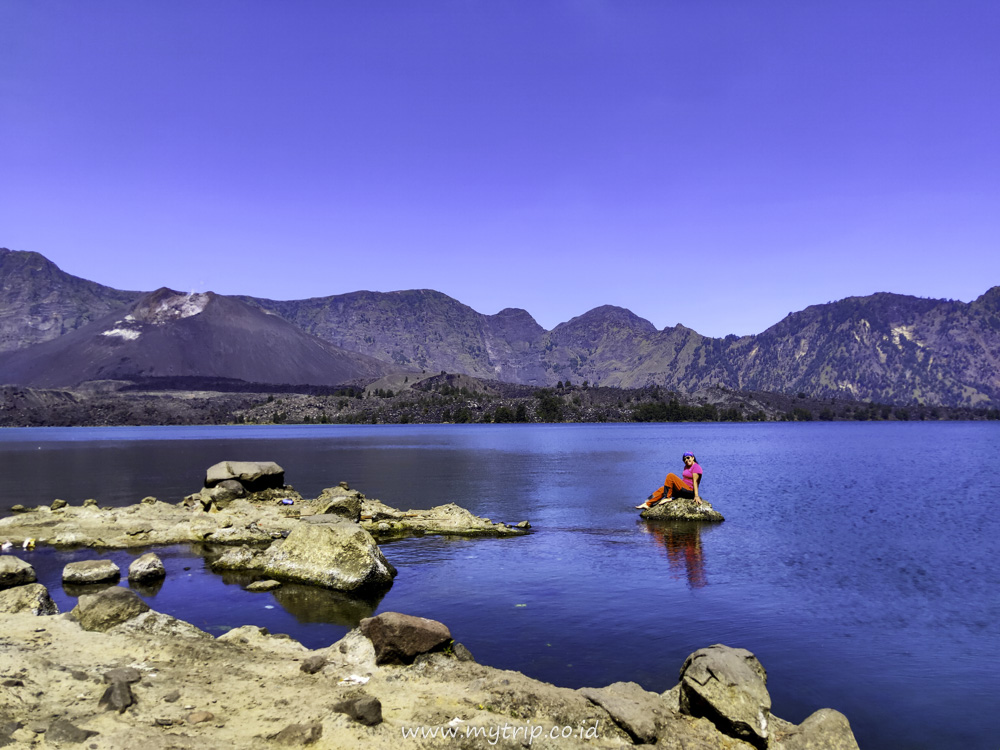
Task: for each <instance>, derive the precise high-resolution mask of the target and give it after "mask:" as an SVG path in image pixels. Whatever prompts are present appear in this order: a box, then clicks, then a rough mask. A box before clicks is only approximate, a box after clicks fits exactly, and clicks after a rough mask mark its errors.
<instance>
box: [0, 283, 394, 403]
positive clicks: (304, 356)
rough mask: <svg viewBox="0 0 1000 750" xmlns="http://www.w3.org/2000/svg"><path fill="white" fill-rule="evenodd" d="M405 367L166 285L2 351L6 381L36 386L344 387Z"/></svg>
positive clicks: (1, 378) (232, 302)
mask: <svg viewBox="0 0 1000 750" xmlns="http://www.w3.org/2000/svg"><path fill="white" fill-rule="evenodd" d="M399 369H400V368H398V367H393V366H391V365H388V364H386V363H384V362H379V361H378V360H375V359H372V358H370V357H366V356H364V355H361V354H358V353H356V352H348V351H344V350H342V349H339V348H338V347H335V346H333V345H332V344H330V343H328V342H326V341H322V340H321V339H318V338H316V337H315V336H311V335H309V334H307V333H306V332H304V331H302V330H301V329H300V328H298V327H296V326H294V325H292V324H291V323H289V322H288V321H286V320H283V319H282V318H280V317H277V316H275V315H268V314H267V313H265V312H263V311H261V310H258V309H256V308H253V307H251V306H249V305H247V304H245V303H243V302H241V301H239V300H236V299H233V298H228V297H222V296H219V295H216V294H213V293H211V292H209V293H206V294H195V295H185V294H179V293H177V292H174V291H171V290H169V289H160V290H158V291H156V292H153V293H152V294H150V295H147V296H146V297H143V298H142V299H140V300H139V301H138V302H137V303H135V304H134V305H132V306H131V308H130V309H129V310H127V311H122V312H120V313H116V314H112V315H109V316H106V317H104V318H102V319H101V320H99V321H95V322H94V323H92V324H90V325H88V326H86V327H84V328H81V329H79V330H76V331H73V332H71V333H67V334H65V335H64V336H61V337H60V338H58V339H56V340H54V341H49V342H46V343H44V344H38V345H36V346H33V347H31V348H30V349H26V350H22V351H17V352H12V353H9V354H4V355H0V382H3V383H14V384H18V385H26V386H31V387H36V388H46V387H66V386H74V385H77V384H79V383H81V382H84V381H88V380H130V379H133V378H137V377H167V376H174V377H177V376H198V377H222V378H237V379H240V380H246V381H250V382H257V383H293V384H305V383H308V384H312V385H339V384H342V383H346V382H348V381H351V380H355V379H373V378H378V377H381V376H382V375H385V374H387V373H389V372H394V371H398V370H399Z"/></svg>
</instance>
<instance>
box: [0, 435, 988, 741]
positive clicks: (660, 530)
mask: <svg viewBox="0 0 1000 750" xmlns="http://www.w3.org/2000/svg"><path fill="white" fill-rule="evenodd" d="M685 450H693V451H694V452H695V453H696V454H697V455H698V460H699V463H701V465H702V466H703V467H704V468H705V479H704V484H703V494H704V495H705V496H706V497H707V498H708V499H709V500H710V501H712V502H713V504H714V505H715V506H716V508H717V509H719V510H720V511H722V513H724V514H725V516H726V519H727V520H726V521H725V523H722V524H720V525H716V526H697V525H664V524H652V523H646V522H644V521H641V520H639V519H638V517H637V512H636V511H635V510H633V508H632V506H633V505H635V504H636V503H637V502H639V501H641V500H642V499H643V498H645V496H646V495H647V494H648V493H649V492H650V491H652V490H653V489H654V488H655V487H656V486H657V485H658V484H659V483H660V482H661V481H662V479H663V476H664V475H665V474H666V472H667V471H679V469H680V464H681V462H680V454H681V453H682V452H683V451H685ZM224 459H246V460H274V461H277V462H278V463H280V464H281V465H282V466H283V467H284V468H285V470H286V479H287V481H288V482H290V483H291V484H293V485H294V486H295V487H296V489H298V490H299V491H300V492H302V493H303V494H304V495H307V496H315V495H316V494H318V493H319V491H320V490H321V489H322V488H323V487H327V486H331V485H334V484H336V483H337V482H339V481H342V480H343V481H347V482H349V483H350V484H351V486H352V487H356V488H358V489H360V490H362V491H363V492H365V494H367V495H368V496H369V497H377V498H379V499H381V500H383V501H384V502H386V503H388V504H390V505H394V506H397V507H402V508H426V507H430V506H432V505H437V504H441V503H447V502H455V503H458V504H460V505H462V506H464V507H466V508H468V509H470V510H471V511H473V512H474V513H477V514H479V515H485V516H488V517H489V518H491V519H493V520H495V521H496V520H503V521H508V522H517V521H520V520H523V519H527V520H530V521H531V523H532V526H533V528H534V532H533V533H532V534H531V535H529V536H527V537H522V538H517V539H499V540H497V539H481V540H455V539H443V538H437V537H426V538H418V539H410V540H405V541H401V542H396V543H392V544H386V545H384V546H383V549H384V552H385V554H386V557H388V558H389V560H390V561H391V562H393V564H394V565H396V567H397V568H398V569H399V575H398V577H397V578H396V581H395V583H394V585H393V587H392V588H391V589H390V590H389V592H388V593H387V594H386V595H385V596H384V597H383V598H382V599H381V600H380V601H369V602H357V601H352V600H349V599H345V598H344V597H341V596H338V595H335V594H331V593H328V592H318V591H315V590H311V589H309V588H307V587H287V588H285V589H282V590H279V591H278V592H275V593H273V594H248V593H246V592H245V591H243V589H242V587H241V584H243V583H245V582H246V581H245V579H241V578H240V577H238V576H236V577H227V578H222V577H220V576H216V575H214V574H212V573H211V572H210V571H209V570H208V569H207V568H206V566H205V564H204V562H203V560H202V558H201V557H199V556H198V555H197V554H196V551H193V550H191V549H189V548H187V547H175V548H168V549H165V550H162V551H161V555H162V556H163V557H164V559H165V561H166V563H167V567H168V571H169V575H168V578H167V580H166V582H165V583H164V584H163V586H162V587H161V588H159V589H157V590H148V591H144V592H142V593H143V595H144V596H145V597H146V598H147V599H148V600H149V601H150V603H151V604H152V606H153V607H155V608H156V609H159V610H161V611H165V612H169V613H171V614H174V615H176V616H179V617H183V618H184V619H187V620H189V621H191V622H194V623H195V624H197V625H199V626H200V627H203V628H205V629H208V630H210V631H212V632H220V631H223V630H225V629H227V628H229V627H232V626H235V625H239V624H244V623H253V624H257V625H262V626H266V627H268V628H269V629H271V630H272V631H275V632H285V633H290V634H292V635H293V636H295V637H296V638H298V639H300V640H302V641H303V642H304V643H306V644H307V645H310V646H313V647H317V646H323V645H327V644H329V643H330V642H332V641H334V640H336V639H337V638H339V637H340V636H341V635H343V633H344V632H346V630H347V629H348V628H349V627H351V626H352V625H353V624H354V623H356V622H357V620H358V619H359V618H361V617H364V616H368V615H369V614H371V613H372V612H379V611H386V610H396V611H401V612H407V613H410V614H416V615H421V616H424V617H431V618H434V619H437V620H441V621H442V622H444V623H446V624H447V625H448V626H449V627H450V628H451V630H452V633H453V635H454V636H455V638H456V639H457V640H459V641H461V642H462V643H464V644H465V645H466V646H468V647H469V649H470V650H471V651H472V652H473V654H474V655H475V656H476V658H477V660H478V661H480V662H482V663H484V664H489V665H492V666H496V667H502V668H509V669H518V670H521V671H523V672H525V673H527V674H529V675H531V676H533V677H537V678H539V679H543V680H546V681H549V682H553V683H556V684H559V685H565V686H568V687H581V686H584V685H605V684H608V683H610V682H614V681H617V680H632V681H635V682H638V683H640V684H641V685H643V686H644V687H645V688H647V689H649V690H656V691H662V690H665V689H667V688H669V687H671V686H672V685H674V684H675V683H676V681H677V673H678V670H679V668H680V665H681V663H682V662H683V660H684V658H685V657H686V656H687V655H688V654H689V653H690V652H691V651H693V650H695V649H697V648H700V647H702V646H706V645H710V644H712V643H726V644H729V645H732V646H740V647H744V648H747V649H750V650H751V651H753V652H754V653H755V654H757V656H758V657H759V658H760V660H761V662H762V663H763V664H764V666H765V667H766V668H767V670H768V673H769V682H768V685H769V689H770V691H771V696H772V699H773V710H774V713H775V714H776V715H778V716H781V717H782V718H785V719H789V720H791V721H796V722H798V721H801V720H802V719H804V718H805V717H806V716H807V715H808V714H810V713H811V712H812V711H814V710H816V709H818V708H821V707H832V708H836V709H838V710H840V711H842V712H844V713H845V714H846V715H847V716H848V718H849V719H850V721H851V724H852V726H853V728H854V730H855V734H856V735H857V737H858V740H859V743H860V744H861V747H862V748H868V749H872V748H878V749H882V748H887V749H889V750H892V749H894V748H899V749H902V748H906V749H913V748H928V749H929V748H935V749H939V748H943V747H949V748H950V747H956V748H957V747H961V748H984V749H985V748H989V750H996V747H997V745H998V740H997V736H996V731H995V728H994V720H993V713H994V711H995V709H996V706H997V704H998V701H1000V670H998V669H997V668H996V654H997V653H1000V562H998V561H1000V514H998V513H997V506H998V497H1000V425H997V424H996V423H981V422H980V423H956V422H947V423H933V424H929V423H912V424H911V423H897V422H893V423H825V424H815V423H781V424H743V425H741V424H680V425H678V424H664V425H648V424H647V425H627V424H615V425H401V426H328V425H323V426H320V425H316V426H273V427H272V426H269V427H209V428H169V427H162V428H103V429H83V428H75V429H8V430H0V472H2V475H3V477H4V482H3V485H2V490H0V513H3V514H4V515H6V513H7V512H8V509H9V507H10V506H11V505H12V504H14V503H18V502H20V503H24V504H26V505H35V504H38V503H49V502H51V501H52V500H53V499H54V498H57V497H59V498H62V499H65V500H68V501H70V502H72V503H79V502H81V501H82V500H83V499H85V498H88V497H94V498H96V499H98V501H99V502H100V503H101V504H108V505H124V504H128V503H133V502H137V501H138V500H139V499H140V498H142V497H143V496H144V495H150V494H151V495H155V496H157V497H158V498H160V499H161V500H168V501H176V500H178V499H180V498H181V497H182V496H183V495H185V494H188V493H190V492H193V491H196V490H197V488H198V487H199V486H200V485H201V482H202V479H203V477H204V471H205V469H206V468H207V467H208V466H209V465H211V464H212V463H215V462H216V461H220V460H224ZM82 556H87V557H96V556H97V553H94V552H83V553H67V552H54V551H51V550H38V551H36V552H34V553H30V554H24V557H25V558H26V559H28V560H29V561H30V562H32V564H33V565H35V567H36V570H37V571H38V573H39V577H40V580H42V582H43V583H45V584H47V585H48V586H49V588H50V591H51V592H52V593H53V596H54V598H56V600H57V602H58V603H59V605H60V608H61V609H63V610H66V609H69V608H70V607H72V606H73V595H74V593H75V592H72V591H69V592H67V591H65V590H63V589H62V586H61V584H60V583H59V573H60V571H61V568H62V565H63V564H65V562H67V561H69V560H71V559H80V558H81V557H82ZM108 556H109V557H112V558H114V559H116V560H118V561H119V563H120V564H121V565H122V567H123V568H124V567H125V566H127V564H128V562H129V561H130V560H131V559H132V558H133V557H134V556H135V555H134V554H130V553H127V552H115V553H109V554H108ZM185 568H188V569H187V570H185Z"/></svg>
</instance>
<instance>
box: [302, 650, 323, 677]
mask: <svg viewBox="0 0 1000 750" xmlns="http://www.w3.org/2000/svg"><path fill="white" fill-rule="evenodd" d="M325 666H326V657H325V656H323V655H322V654H313V655H312V656H310V657H307V658H306V659H304V660H303V661H302V666H301V667H299V669H301V670H302V671H303V672H305V673H306V674H316V673H317V672H318V671H320V670H321V669H322V668H323V667H325Z"/></svg>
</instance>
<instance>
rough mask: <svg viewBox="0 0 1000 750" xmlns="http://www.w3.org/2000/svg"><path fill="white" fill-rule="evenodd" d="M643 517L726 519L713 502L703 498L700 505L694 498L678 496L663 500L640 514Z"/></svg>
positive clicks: (660, 519) (670, 519)
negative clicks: (713, 505)
mask: <svg viewBox="0 0 1000 750" xmlns="http://www.w3.org/2000/svg"><path fill="white" fill-rule="evenodd" d="M639 515H640V517H642V518H648V519H649V520H659V521H725V520H726V519H725V518H724V517H723V515H722V514H721V513H719V511H717V510H716V509H715V508H713V507H712V504H711V503H710V502H708V501H707V500H705V499H704V498H702V503H701V505H699V504H698V503H696V502H695V501H694V500H689V499H687V498H683V497H678V498H675V499H673V500H670V501H667V500H661V501H660V502H658V503H657V504H656V505H654V506H653V507H652V508H648V509H646V510H644V511H642V513H640V514H639Z"/></svg>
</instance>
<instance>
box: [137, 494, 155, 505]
mask: <svg viewBox="0 0 1000 750" xmlns="http://www.w3.org/2000/svg"><path fill="white" fill-rule="evenodd" d="M139 502H140V503H142V504H143V505H156V503H157V502H158V501H157V499H156V498H155V497H153V496H152V495H146V497H144V498H143V499H142V500H140V501H139Z"/></svg>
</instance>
